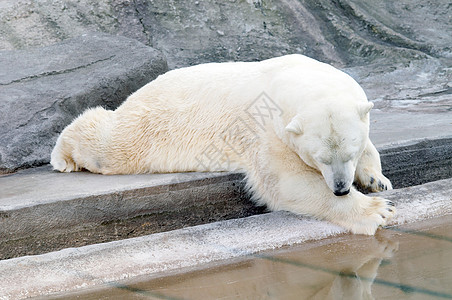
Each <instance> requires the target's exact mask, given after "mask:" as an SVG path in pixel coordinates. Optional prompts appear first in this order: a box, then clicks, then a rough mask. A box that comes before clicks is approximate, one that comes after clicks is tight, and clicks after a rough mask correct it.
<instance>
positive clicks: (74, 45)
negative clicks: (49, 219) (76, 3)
mask: <svg viewBox="0 0 452 300" xmlns="http://www.w3.org/2000/svg"><path fill="white" fill-rule="evenodd" d="M0 66H1V70H2V72H0V141H1V143H0V174H1V173H8V172H12V171H14V170H16V169H17V168H26V167H32V166H39V165H42V164H45V163H48V162H49V160H50V152H51V150H52V148H53V146H54V145H55V142H56V138H57V136H58V134H59V133H60V132H61V131H62V130H63V128H64V127H65V126H66V125H68V124H69V123H70V122H71V121H72V120H73V119H74V118H75V117H76V116H78V115H79V114H80V113H82V112H83V111H84V110H85V109H86V108H88V107H93V106H98V105H101V106H104V107H105V108H109V109H114V108H116V107H117V106H118V105H119V104H120V103H121V102H122V101H123V100H124V99H125V98H126V97H127V96H128V95H130V94H131V93H132V92H134V91H135V90H137V89H139V88H140V87H141V86H143V85H144V84H146V83H147V82H149V81H151V80H153V79H154V78H156V77H157V76H158V75H159V74H161V73H164V72H165V71H167V65H166V61H165V59H164V57H163V56H162V54H161V53H160V52H158V51H157V50H155V49H152V48H149V47H146V46H145V45H143V44H141V43H139V42H137V41H135V40H131V39H127V38H124V37H114V36H108V35H105V34H101V33H96V34H85V35H83V36H81V37H78V38H73V39H67V40H65V41H64V42H59V43H57V44H55V45H51V46H46V47H41V48H34V49H29V50H18V51H1V52H0Z"/></svg>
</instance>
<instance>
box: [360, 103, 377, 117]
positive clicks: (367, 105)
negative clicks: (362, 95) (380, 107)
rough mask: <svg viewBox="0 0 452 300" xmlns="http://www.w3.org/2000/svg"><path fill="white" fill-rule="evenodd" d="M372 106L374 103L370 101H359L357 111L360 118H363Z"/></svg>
mask: <svg viewBox="0 0 452 300" xmlns="http://www.w3.org/2000/svg"><path fill="white" fill-rule="evenodd" d="M372 107H374V104H373V103H372V102H367V103H361V104H359V105H358V113H359V116H360V118H361V119H364V117H365V116H366V115H367V114H368V113H369V111H370V110H371V109H372Z"/></svg>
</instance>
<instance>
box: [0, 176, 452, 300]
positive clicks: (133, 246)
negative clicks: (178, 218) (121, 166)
mask: <svg viewBox="0 0 452 300" xmlns="http://www.w3.org/2000/svg"><path fill="white" fill-rule="evenodd" d="M380 194H381V196H384V197H385V198H388V199H391V200H392V201H394V202H395V203H396V207H397V209H398V215H397V216H396V218H395V219H394V220H393V222H392V223H391V224H392V225H396V224H404V223H407V222H414V221H419V220H424V219H428V218H433V217H435V216H444V215H448V214H452V198H451V195H452V179H446V180H441V181H436V182H431V183H427V184H424V185H421V186H416V187H409V188H403V189H399V190H392V191H387V192H384V193H380ZM343 233H344V230H343V229H342V228H340V227H337V226H334V225H331V224H330V223H327V222H321V221H317V220H313V219H310V218H304V217H300V216H297V215H294V214H291V213H287V212H274V213H268V214H262V215H257V216H251V217H247V218H242V219H234V220H226V221H221V222H215V223H210V224H205V225H199V226H195V227H189V228H184V229H178V230H173V231H169V232H162V233H157V234H152V235H148V236H144V237H138V238H133V239H127V240H122V241H116V242H110V243H103V244H97V245H90V246H85V247H80V248H71V249H64V250H61V251H58V252H52V253H47V254H43V255H37V256H29V257H20V258H14V259H9V260H2V261H0V299H20V298H25V297H33V296H45V295H49V294H51V293H54V292H63V291H70V290H75V289H79V288H87V287H93V286H96V285H102V284H106V285H111V286H115V285H118V284H119V283H117V281H120V280H124V279H130V278H135V277H137V276H140V275H146V276H148V278H149V276H152V275H155V276H157V275H158V274H159V273H161V272H165V274H168V272H170V271H172V270H176V269H181V268H190V267H195V266H198V265H200V264H206V263H209V262H214V261H221V260H225V259H231V258H234V257H239V256H245V255H250V254H253V253H256V252H259V251H263V250H269V249H275V248H279V247H282V246H288V245H293V244H296V243H302V242H305V241H309V240H318V239H323V238H326V237H329V236H333V235H338V234H343Z"/></svg>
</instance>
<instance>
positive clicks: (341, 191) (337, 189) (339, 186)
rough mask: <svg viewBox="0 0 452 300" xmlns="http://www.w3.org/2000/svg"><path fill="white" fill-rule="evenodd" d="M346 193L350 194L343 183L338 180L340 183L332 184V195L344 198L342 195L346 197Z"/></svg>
mask: <svg viewBox="0 0 452 300" xmlns="http://www.w3.org/2000/svg"><path fill="white" fill-rule="evenodd" d="M348 193H350V189H347V188H346V187H345V182H343V181H342V180H340V181H336V182H335V183H334V195H336V196H344V195H347V194H348Z"/></svg>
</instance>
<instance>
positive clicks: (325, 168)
mask: <svg viewBox="0 0 452 300" xmlns="http://www.w3.org/2000/svg"><path fill="white" fill-rule="evenodd" d="M321 107H322V109H319V106H315V107H314V108H313V109H309V108H307V109H305V110H303V111H302V112H299V113H297V114H296V115H295V116H294V117H293V118H292V119H291V120H290V122H289V124H288V125H287V126H286V127H285V131H286V133H287V135H288V136H287V138H288V141H289V146H290V147H291V148H292V149H293V150H294V151H295V152H296V153H297V154H298V156H299V157H300V158H301V159H302V160H303V161H304V162H305V163H306V164H307V165H308V166H310V167H312V168H314V169H317V170H318V171H320V172H321V173H322V175H323V177H324V178H325V182H326V184H327V185H328V187H329V188H330V189H331V190H332V191H333V193H334V194H335V195H336V196H343V195H346V194H348V193H349V191H350V188H351V186H352V184H353V181H354V177H355V170H356V166H357V164H358V160H359V158H360V157H361V154H362V153H363V151H364V148H365V147H366V143H367V141H368V135H369V117H368V115H369V111H370V110H371V109H372V107H373V103H371V102H359V103H354V104H350V105H347V106H345V107H343V106H341V107H338V105H337V104H336V103H328V105H321Z"/></svg>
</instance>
